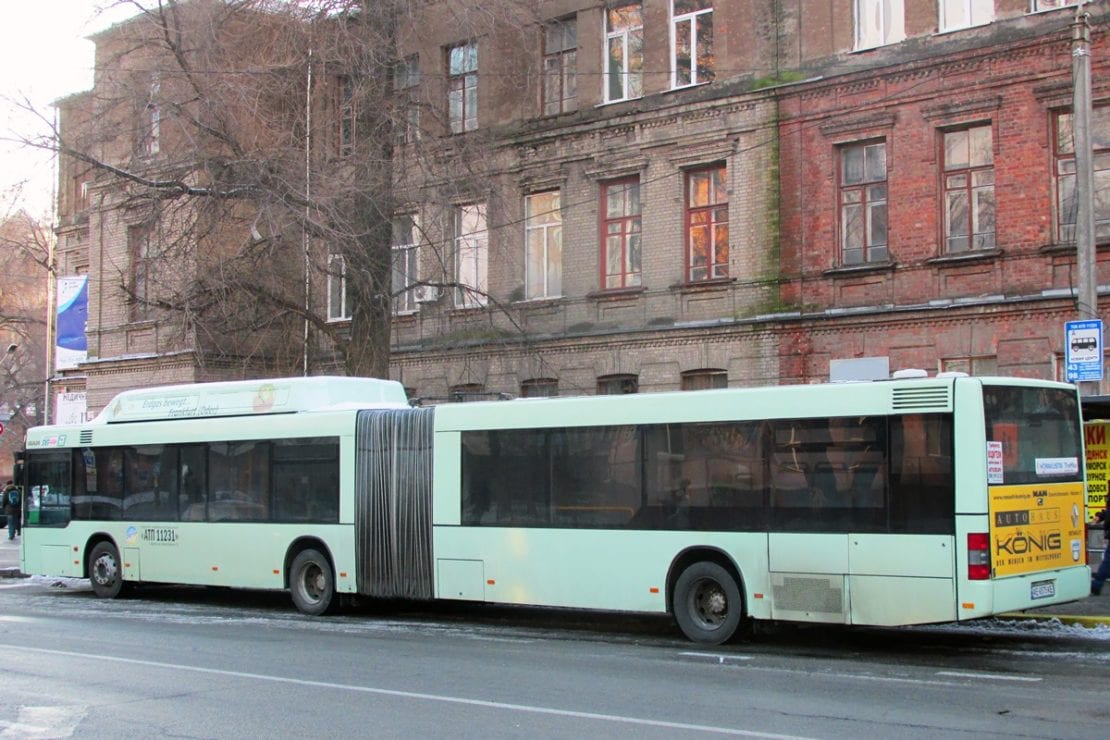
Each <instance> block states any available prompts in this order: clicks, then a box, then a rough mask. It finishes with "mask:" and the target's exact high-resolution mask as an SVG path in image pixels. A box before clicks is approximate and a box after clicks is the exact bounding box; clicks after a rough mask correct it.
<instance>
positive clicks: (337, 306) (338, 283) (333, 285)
mask: <svg viewBox="0 0 1110 740" xmlns="http://www.w3.org/2000/svg"><path fill="white" fill-rule="evenodd" d="M349 318H351V309H350V307H349V306H348V305H347V261H346V260H345V259H344V258H343V255H341V254H329V255H328V321H345V320H347V319H349Z"/></svg>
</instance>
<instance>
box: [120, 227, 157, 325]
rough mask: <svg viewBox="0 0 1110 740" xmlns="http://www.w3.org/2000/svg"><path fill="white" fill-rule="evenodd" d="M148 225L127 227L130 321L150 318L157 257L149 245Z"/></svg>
mask: <svg viewBox="0 0 1110 740" xmlns="http://www.w3.org/2000/svg"><path fill="white" fill-rule="evenodd" d="M151 232H152V229H151V227H150V224H136V225H134V226H128V227H127V251H128V254H129V255H130V258H131V285H130V293H131V296H130V298H131V302H130V310H129V317H130V320H131V321H143V320H145V319H149V318H150V317H151V313H152V312H151V310H150V309H151V306H150V300H151V297H152V294H153V286H152V283H153V281H154V271H155V268H156V266H157V259H156V258H157V255H156V254H155V250H154V247H153V245H152V244H151V236H152V233H151Z"/></svg>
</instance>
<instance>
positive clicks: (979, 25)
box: [933, 20, 994, 37]
mask: <svg viewBox="0 0 1110 740" xmlns="http://www.w3.org/2000/svg"><path fill="white" fill-rule="evenodd" d="M992 23H994V21H993V20H990V21H984V22H982V23H972V24H971V25H968V26H953V27H952V28H941V29H939V30H938V31H936V32H935V33H934V34H933V36H934V37H935V36H947V35H948V34H950V33H957V32H959V31H967V30H969V29H972V28H983V27H984V26H989V25H990V24H992Z"/></svg>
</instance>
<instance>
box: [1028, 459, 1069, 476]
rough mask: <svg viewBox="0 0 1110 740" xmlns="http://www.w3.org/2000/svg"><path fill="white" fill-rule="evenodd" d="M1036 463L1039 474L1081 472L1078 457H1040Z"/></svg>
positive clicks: (1050, 474)
mask: <svg viewBox="0 0 1110 740" xmlns="http://www.w3.org/2000/svg"><path fill="white" fill-rule="evenodd" d="M1036 465H1037V468H1036V469H1037V475H1039V476H1052V475H1078V474H1079V458H1077V457H1038V458H1037V461H1036Z"/></svg>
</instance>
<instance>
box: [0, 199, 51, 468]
mask: <svg viewBox="0 0 1110 740" xmlns="http://www.w3.org/2000/svg"><path fill="white" fill-rule="evenodd" d="M49 249H50V242H49V229H48V228H47V227H45V226H44V225H43V224H41V223H40V222H39V221H37V220H36V219H34V218H32V217H31V216H29V215H28V214H27V213H26V212H24V211H18V212H15V213H11V214H8V215H6V216H5V217H4V218H3V220H0V275H3V278H2V281H0V422H2V423H3V426H4V431H3V435H0V449H2V450H3V451H4V452H3V461H2V462H0V465H2V466H3V467H4V468H8V467H9V466H10V464H11V460H12V456H11V452H12V451H14V450H16V449H19V448H21V447H22V445H23V432H24V431H26V429H27V427H30V426H33V425H35V424H38V423H41V422H42V421H43V419H42V414H43V392H44V388H45V383H46V309H47V306H46V303H47V297H46V285H47V280H46V272H47V264H48V262H47V260H48V257H49Z"/></svg>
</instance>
